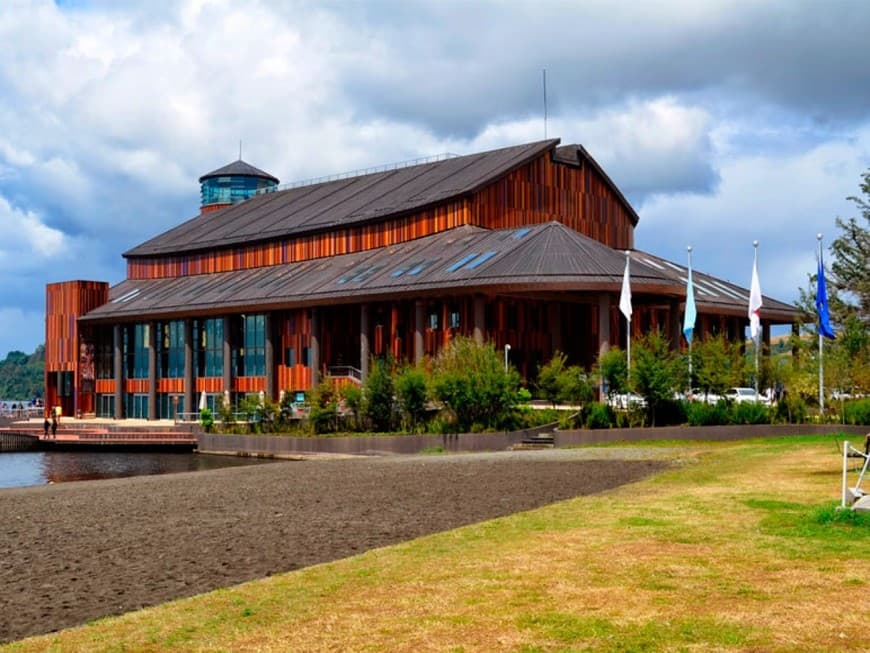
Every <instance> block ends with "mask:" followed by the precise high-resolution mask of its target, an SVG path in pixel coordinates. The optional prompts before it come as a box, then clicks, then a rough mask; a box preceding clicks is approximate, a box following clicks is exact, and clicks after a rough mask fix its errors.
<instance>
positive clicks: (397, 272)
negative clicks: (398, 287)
mask: <svg viewBox="0 0 870 653" xmlns="http://www.w3.org/2000/svg"><path fill="white" fill-rule="evenodd" d="M412 267H414V264H413V263H411V264H410V265H403V266H401V267H398V268H396V269H395V270H393V272H392V273H391V274H390V276H391V277H393V278H394V279H395V278H396V277H401V276H402V275H403V274H405V272H407V271H408V270H409V269H410V268H412Z"/></svg>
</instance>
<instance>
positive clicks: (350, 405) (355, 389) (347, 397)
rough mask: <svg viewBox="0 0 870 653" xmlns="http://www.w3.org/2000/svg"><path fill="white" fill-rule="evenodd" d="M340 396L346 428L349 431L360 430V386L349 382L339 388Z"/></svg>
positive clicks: (361, 400) (361, 420) (361, 398)
mask: <svg viewBox="0 0 870 653" xmlns="http://www.w3.org/2000/svg"><path fill="white" fill-rule="evenodd" d="M341 398H342V400H343V401H344V408H345V411H346V418H347V419H346V422H347V426H348V428H349V429H350V430H351V431H361V430H362V429H363V414H362V404H363V393H362V388H360V387H359V386H358V385H356V384H353V383H350V384H348V385H346V386H344V387H343V388H342V389H341Z"/></svg>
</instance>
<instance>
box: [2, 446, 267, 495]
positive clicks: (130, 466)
mask: <svg viewBox="0 0 870 653" xmlns="http://www.w3.org/2000/svg"><path fill="white" fill-rule="evenodd" d="M263 462H268V461H265V460H258V459H256V458H236V457H233V456H209V455H207V454H191V453H156V452H147V453H144V452H143V453H135V452H124V451H72V452H71V451H23V452H11V453H2V454H0V488H9V487H24V486H28V485H43V484H45V483H49V482H51V483H65V482H68V481H93V480H98V479H104V478H120V477H124V476H148V475H153V474H173V473H176V472H195V471H204V470H208V469H219V468H221V467H236V466H239V465H256V464H260V463H263Z"/></svg>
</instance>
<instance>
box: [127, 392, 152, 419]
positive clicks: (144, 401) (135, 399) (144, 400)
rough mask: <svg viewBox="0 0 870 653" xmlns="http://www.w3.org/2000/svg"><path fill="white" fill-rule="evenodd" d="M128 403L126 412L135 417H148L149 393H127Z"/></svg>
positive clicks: (128, 415)
mask: <svg viewBox="0 0 870 653" xmlns="http://www.w3.org/2000/svg"><path fill="white" fill-rule="evenodd" d="M124 403H125V404H126V405H125V407H124V413H125V414H126V415H127V417H131V418H134V419H148V395H145V394H130V393H128V394H127V395H125V402H124Z"/></svg>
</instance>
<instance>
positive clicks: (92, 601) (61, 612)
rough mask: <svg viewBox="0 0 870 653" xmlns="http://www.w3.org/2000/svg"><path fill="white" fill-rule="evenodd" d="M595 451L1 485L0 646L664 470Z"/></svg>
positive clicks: (653, 464) (265, 467) (298, 464)
mask: <svg viewBox="0 0 870 653" xmlns="http://www.w3.org/2000/svg"><path fill="white" fill-rule="evenodd" d="M597 451H599V452H601V453H599V454H597V456H599V457H603V458H605V459H589V454H588V453H587V454H585V455H584V454H582V453H581V452H580V450H568V451H542V452H531V451H529V452H513V453H508V452H505V453H498V454H474V455H447V456H410V457H404V456H401V457H398V456H397V457H388V458H354V459H344V460H313V461H303V462H277V463H275V464H268V465H255V466H251V467H234V468H226V469H219V470H213V471H204V472H194V473H182V474H171V475H164V476H143V477H137V478H123V479H112V480H105V481H90V482H76V483H64V484H57V485H46V486H40V487H31V488H13V489H8V490H0V533H2V537H0V642H6V641H12V640H17V639H21V638H23V637H26V636H28V635H35V634H40V633H46V632H51V631H55V630H60V629H63V628H67V627H70V626H75V625H78V624H82V623H85V622H87V621H90V620H93V619H96V618H99V617H104V616H108V615H116V614H121V613H123V612H128V611H130V610H136V609H139V608H142V607H145V606H149V605H154V604H157V603H163V602H166V601H169V600H172V599H176V598H181V597H186V596H191V595H194V594H200V593H203V592H207V591H209V590H213V589H216V588H219V587H226V586H229V585H235V584H238V583H241V582H244V581H248V580H252V579H255V578H262V577H265V576H269V575H271V574H277V573H281V572H286V571H290V570H293V569H299V568H300V567H305V566H308V565H313V564H317V563H322V562H327V561H331V560H336V559H339V558H344V557H347V556H352V555H354V554H357V553H360V552H362V551H365V550H367V549H372V548H376V547H381V546H386V545H389V544H394V543H397V542H401V541H405V540H410V539H413V538H416V537H419V536H421V535H425V534H429V533H434V532H438V531H444V530H448V529H452V528H456V527H458V526H462V525H465V524H470V523H474V522H479V521H483V520H487V519H492V518H494V517H498V516H502V515H507V514H510V513H514V512H518V511H522V510H528V509H531V508H536V507H539V506H542V505H545V504H549V503H553V502H556V501H560V500H563V499H567V498H570V497H575V496H579V495H584V494H592V493H596V492H602V491H605V490H608V489H610V488H613V487H616V486H618V485H621V484H624V483H629V482H632V481H635V480H638V479H640V478H642V477H645V476H648V475H650V474H652V473H655V472H656V471H658V470H660V469H662V467H663V465H664V463H663V462H661V461H655V460H643V459H621V458H620V457H619V456H618V455H615V454H614V452H613V450H597ZM593 455H596V454H593ZM629 457H630V458H636V457H637V451H636V450H635V451H634V453H633V454H630V456H629Z"/></svg>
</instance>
